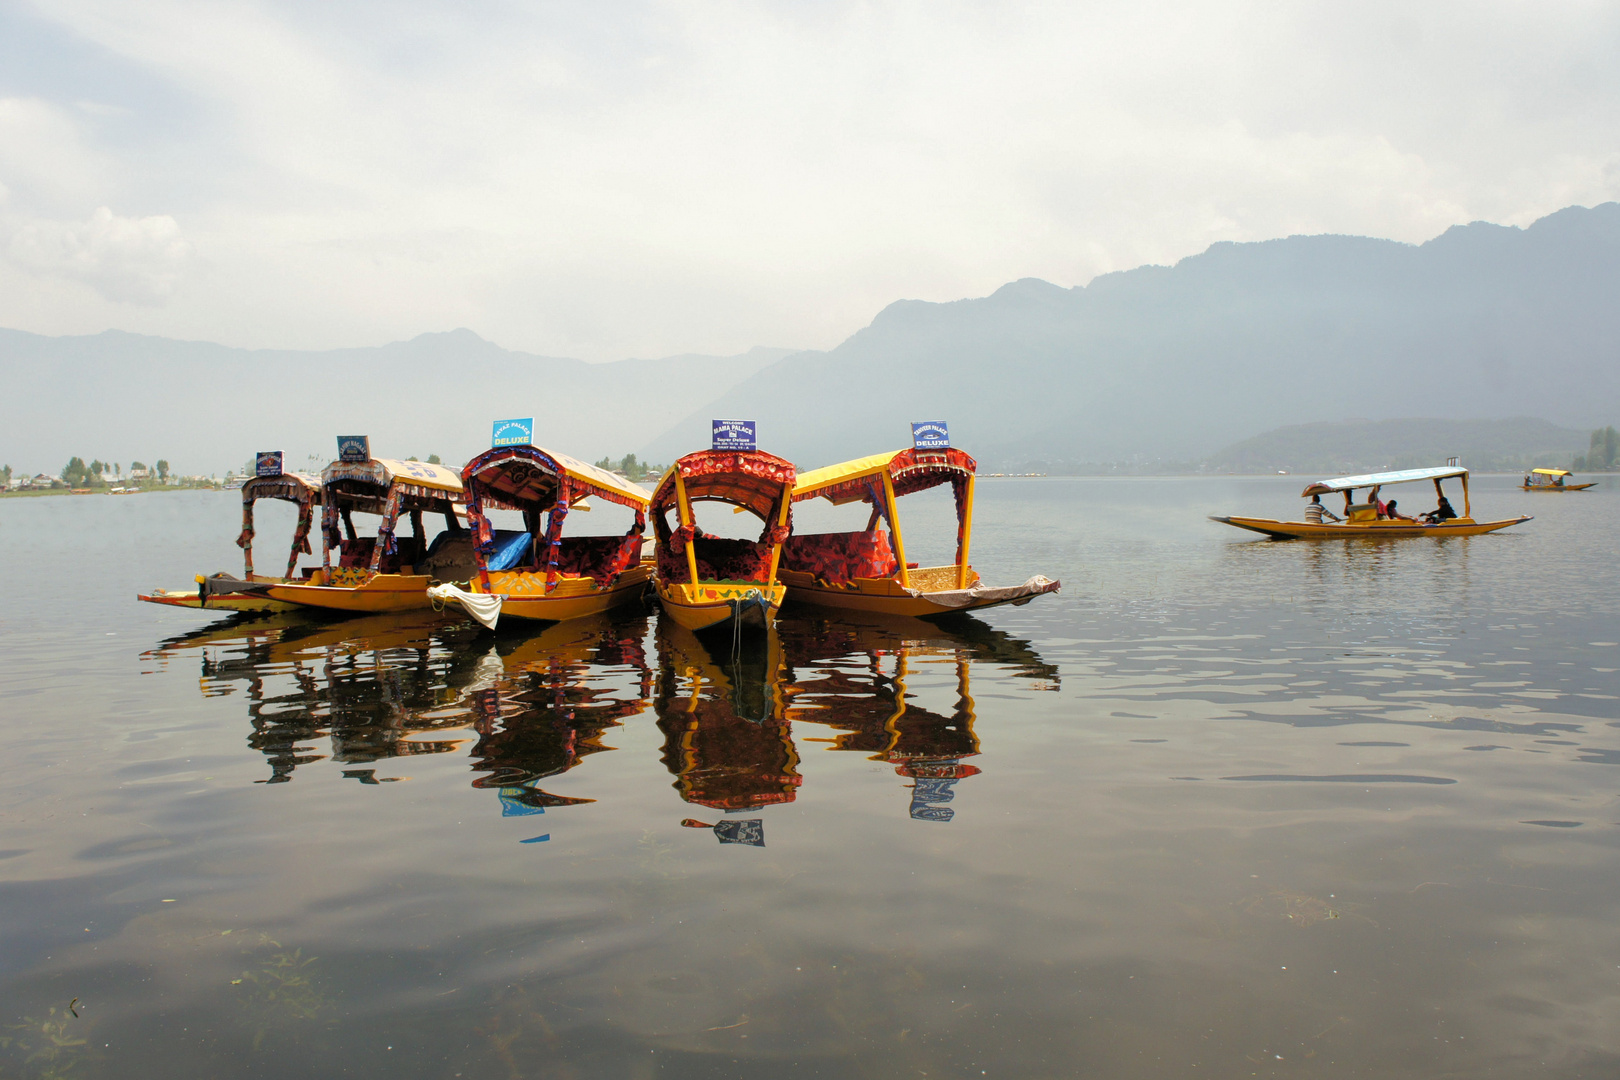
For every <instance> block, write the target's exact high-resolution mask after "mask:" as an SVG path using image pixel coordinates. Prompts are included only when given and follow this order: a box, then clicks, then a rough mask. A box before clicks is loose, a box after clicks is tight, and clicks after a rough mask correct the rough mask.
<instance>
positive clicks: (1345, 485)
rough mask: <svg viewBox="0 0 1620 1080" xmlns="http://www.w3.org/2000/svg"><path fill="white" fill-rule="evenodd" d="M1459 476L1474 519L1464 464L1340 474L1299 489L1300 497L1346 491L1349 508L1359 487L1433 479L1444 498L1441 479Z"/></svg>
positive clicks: (1466, 512)
mask: <svg viewBox="0 0 1620 1080" xmlns="http://www.w3.org/2000/svg"><path fill="white" fill-rule="evenodd" d="M1454 477H1455V478H1457V479H1459V480H1461V481H1462V491H1463V516H1464V517H1467V518H1472V517H1473V516H1474V513H1473V508H1472V505H1471V503H1470V502H1469V498H1468V470H1467V469H1466V468H1464V467H1463V466H1461V465H1441V466H1439V467H1437V468H1432V469H1403V470H1399V471H1397V472H1382V473H1364V474H1362V475H1360V476H1340V477H1335V478H1334V479H1332V480H1318V481H1316V482H1315V483H1314V484H1310V485H1307V486H1306V488H1305V490H1304V491H1302V492H1300V498H1309V497H1311V496H1312V495H1327V494H1330V493H1332V492H1335V491H1339V492H1343V493H1344V505H1345V507H1346V509H1348V508H1349V507H1350V506H1351V505H1352V504H1353V503H1354V501H1355V491H1356V489H1357V488H1371V489H1372V490H1373V491H1375V492H1376V491H1377V490H1378V489H1379V488H1381V487H1383V486H1384V485H1385V484H1411V483H1416V482H1418V481H1421V480H1432V481H1434V493H1435V495H1436V496H1437V497H1439V498H1444V497H1445V494H1446V493H1445V489H1444V488H1442V487H1441V486H1440V484H1441V481H1443V480H1450V479H1452V478H1454Z"/></svg>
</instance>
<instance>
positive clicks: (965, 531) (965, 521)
mask: <svg viewBox="0 0 1620 1080" xmlns="http://www.w3.org/2000/svg"><path fill="white" fill-rule="evenodd" d="M976 479H977V477H974V476H969V477H968V478H967V493H966V495H964V496H963V506H962V542H961V543H960V544H958V545H956V587H957V588H958V589H965V588H967V583H968V546H969V544H970V543H971V542H972V539H973V482H974V480H976Z"/></svg>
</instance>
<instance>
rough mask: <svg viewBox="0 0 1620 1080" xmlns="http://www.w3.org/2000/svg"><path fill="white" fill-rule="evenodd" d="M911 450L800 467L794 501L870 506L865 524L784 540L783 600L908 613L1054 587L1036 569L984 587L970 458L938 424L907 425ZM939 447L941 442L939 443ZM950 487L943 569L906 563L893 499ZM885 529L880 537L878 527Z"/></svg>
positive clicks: (1025, 599) (1030, 595)
mask: <svg viewBox="0 0 1620 1080" xmlns="http://www.w3.org/2000/svg"><path fill="white" fill-rule="evenodd" d="M913 428H914V429H926V430H925V431H921V432H915V431H914V434H913V442H914V444H915V445H913V446H912V447H911V448H910V449H906V450H894V451H890V452H889V453H886V454H874V455H872V456H871V457H864V458H856V459H855V460H854V461H846V462H843V463H841V464H838V465H828V466H827V467H825V468H822V469H814V470H811V471H810V472H806V473H800V474H799V477H798V479H797V480H796V481H794V484H793V501H794V502H801V501H803V500H805V499H825V500H827V501H828V502H830V503H832V504H833V505H835V506H843V505H847V504H851V503H860V504H864V505H866V506H870V507H871V509H872V513H871V517H870V518H868V519H867V523H866V528H865V529H862V530H859V531H854V532H833V533H812V534H809V535H798V536H792V537H790V538H789V539H788V541H787V542H786V543H785V544H784V545H783V546H782V566H781V569H780V570H779V572H778V573H779V576H780V577H781V579H782V583H783V584H784V585H786V586H787V590H788V598H789V599H790V600H793V601H796V602H800V603H807V604H816V605H819V606H821V607H832V608H844V609H854V610H857V611H875V612H882V613H884V614H888V615H906V616H912V617H915V618H927V617H929V616H937V615H949V614H952V613H955V612H962V611H974V610H977V609H980V608H988V607H996V606H997V605H1000V604H1019V605H1022V604H1027V603H1029V602H1030V601H1031V600H1033V599H1034V598H1035V597H1037V596H1041V595H1043V594H1045V593H1051V592H1057V591H1058V589H1059V588H1061V584H1060V583H1059V582H1056V581H1052V580H1050V579H1048V578H1046V577H1043V576H1041V575H1039V574H1037V575H1035V576H1034V577H1032V578H1030V579H1029V580H1028V581H1026V582H1024V583H1023V584H1022V585H1011V586H1005V587H1001V588H992V587H990V586H987V585H985V584H984V583H983V582H982V581H980V580H979V575H978V573H977V572H975V571H974V569H973V567H972V566H971V565H969V563H968V549H969V545H970V544H971V541H972V536H973V485H974V478H975V474H976V471H977V469H978V465H977V463H976V462H975V461H974V460H973V459H972V458H971V457H969V456H968V455H967V454H965V453H963V452H962V451H960V450H957V449H955V448H953V447H951V446H950V445H949V442H950V440H949V433H948V431H947V429H946V427H945V425H944V424H943V423H938V422H934V423H928V424H916V425H913ZM941 444H943V445H941ZM941 484H950V485H951V493H952V495H954V496H955V502H956V558H955V561H953V562H952V563H950V564H949V565H946V566H926V567H925V566H918V565H917V564H916V563H908V562H907V561H906V548H905V538H904V536H903V534H902V532H901V529H900V515H899V510H898V507H897V500H898V499H899V498H900V497H901V496H904V495H909V494H912V493H914V492H919V491H927V490H928V489H930V488H933V487H937V486H939V485H941ZM880 523H881V524H884V525H886V526H887V528H888V531H887V533H885V532H884V530H883V529H880V528H878V525H879V524H880Z"/></svg>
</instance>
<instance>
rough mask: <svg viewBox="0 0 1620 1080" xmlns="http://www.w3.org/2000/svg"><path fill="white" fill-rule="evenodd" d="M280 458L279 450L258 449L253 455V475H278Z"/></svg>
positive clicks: (279, 473) (279, 472)
mask: <svg viewBox="0 0 1620 1080" xmlns="http://www.w3.org/2000/svg"><path fill="white" fill-rule="evenodd" d="M281 460H282V455H281V451H280V450H260V451H259V452H258V453H257V454H254V455H253V475H254V476H280V475H281Z"/></svg>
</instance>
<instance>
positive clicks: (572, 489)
mask: <svg viewBox="0 0 1620 1080" xmlns="http://www.w3.org/2000/svg"><path fill="white" fill-rule="evenodd" d="M461 479H462V482H463V483H464V484H465V485H466V489H467V520H468V523H469V524H470V525H471V527H472V533H473V537H474V540H475V543H474V547H473V556H474V559H475V565H474V568H473V572H472V575H471V578H470V579H469V581H468V588H467V591H465V592H463V591H461V590H459V589H457V588H456V587H455V586H453V585H442V586H436V587H435V588H434V596H435V597H437V598H441V599H447V600H448V599H454V600H456V601H458V602H460V603H461V604H462V605H463V606H464V607H466V608H467V610H468V611H469V612H470V613H471V614H472V615H473V616H474V617H475V618H477V619H478V620H479V621H480V622H483V623H484V625H486V626H489V627H491V628H493V627H494V626H495V622H496V620H497V619H498V618H499V617H500V616H501V615H503V614H504V615H510V616H514V617H516V618H520V619H546V620H552V621H560V620H563V619H576V618H579V617H581V616H584V615H595V614H597V613H599V612H603V611H606V610H608V609H609V608H613V607H617V606H619V605H620V604H628V603H631V602H633V601H636V600H639V599H640V598H641V597H642V595H643V594H644V593H645V592H646V589H647V582H648V581H649V580H651V578H652V566H651V564H650V562H648V563H644V562H643V561H642V558H641V541H642V534H643V533H644V532H645V531H646V527H647V505H648V501H649V499H650V498H651V495H650V494H649V493H648V492H647V490H646V489H645V488H642V487H640V486H639V485H637V484H632V483H631V482H630V481H628V480H626V479H624V478H623V477H622V476H616V475H614V474H613V473H610V472H608V471H607V470H605V469H599V468H597V467H596V466H594V465H587V464H585V463H584V462H583V461H576V460H575V459H574V458H571V457H568V456H567V455H565V454H558V453H555V452H554V451H551V450H546V449H544V448H543V447H539V446H533V445H528V444H524V445H514V446H498V447H496V448H494V449H492V450H487V451H485V452H484V453H482V454H480V455H479V456H478V457H476V458H474V459H473V460H472V461H470V462H468V463H467V467H466V468H464V469H462V471H461ZM587 499H594V500H596V501H597V502H598V503H615V504H617V505H619V506H624V507H628V508H629V509H630V510H632V511H634V513H635V521H634V523H633V524H631V526H630V528H629V529H628V530H627V531H626V532H625V533H623V534H622V535H619V536H568V537H565V536H563V535H562V532H563V521H564V519H565V518H567V517H568V514H569V512H570V510H575V511H579V512H584V511H587V510H590V509H591V506H590V505H589V504H588V503H586V501H585V500H587ZM491 510H516V511H520V512H521V513H522V514H523V529H522V530H512V531H504V530H497V529H496V528H495V527H494V526H493V525H492V524H491V522H490V518H489V512H490V511H491Z"/></svg>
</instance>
